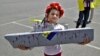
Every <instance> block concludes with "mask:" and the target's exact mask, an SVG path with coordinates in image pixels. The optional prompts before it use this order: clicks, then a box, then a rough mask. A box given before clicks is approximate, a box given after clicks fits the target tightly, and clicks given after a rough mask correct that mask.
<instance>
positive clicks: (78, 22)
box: [76, 11, 83, 28]
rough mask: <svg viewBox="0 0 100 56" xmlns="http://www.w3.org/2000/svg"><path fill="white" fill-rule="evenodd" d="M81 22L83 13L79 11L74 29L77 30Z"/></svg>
mask: <svg viewBox="0 0 100 56" xmlns="http://www.w3.org/2000/svg"><path fill="white" fill-rule="evenodd" d="M82 20H83V11H80V12H79V18H78V21H77V23H76V28H78V27H79V26H80V24H81V22H82Z"/></svg>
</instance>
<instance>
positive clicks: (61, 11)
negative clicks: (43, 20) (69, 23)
mask: <svg viewBox="0 0 100 56" xmlns="http://www.w3.org/2000/svg"><path fill="white" fill-rule="evenodd" d="M52 9H56V10H58V11H59V12H60V17H62V16H63V14H64V9H63V8H62V7H61V5H60V4H59V3H57V2H52V3H50V4H49V6H47V8H46V13H47V14H49V13H50V11H51V10H52Z"/></svg>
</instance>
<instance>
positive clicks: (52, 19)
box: [47, 9, 60, 23]
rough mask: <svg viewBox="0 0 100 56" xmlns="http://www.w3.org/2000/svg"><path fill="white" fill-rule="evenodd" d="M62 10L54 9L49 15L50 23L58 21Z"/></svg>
mask: <svg viewBox="0 0 100 56" xmlns="http://www.w3.org/2000/svg"><path fill="white" fill-rule="evenodd" d="M59 16H60V12H59V11H58V10H56V9H52V10H51V11H50V13H49V14H48V16H47V21H49V22H50V23H57V22H58V20H59Z"/></svg>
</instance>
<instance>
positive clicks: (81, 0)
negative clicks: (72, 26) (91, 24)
mask: <svg viewBox="0 0 100 56" xmlns="http://www.w3.org/2000/svg"><path fill="white" fill-rule="evenodd" d="M78 6H79V18H78V21H77V23H76V28H78V27H79V26H80V25H81V23H82V26H81V27H86V24H87V20H88V18H89V14H90V10H91V16H90V21H91V19H92V18H93V11H94V1H93V0H78Z"/></svg>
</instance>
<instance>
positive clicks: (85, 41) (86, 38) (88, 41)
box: [79, 36, 91, 45]
mask: <svg viewBox="0 0 100 56" xmlns="http://www.w3.org/2000/svg"><path fill="white" fill-rule="evenodd" d="M90 42H91V41H90V40H89V38H88V36H86V37H85V38H84V39H83V42H81V43H79V44H82V45H85V44H88V43H90Z"/></svg>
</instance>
